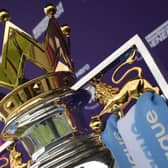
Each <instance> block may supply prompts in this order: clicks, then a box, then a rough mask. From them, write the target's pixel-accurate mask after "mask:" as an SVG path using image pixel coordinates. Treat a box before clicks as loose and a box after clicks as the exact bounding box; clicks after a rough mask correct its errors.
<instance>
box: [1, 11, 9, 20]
mask: <svg viewBox="0 0 168 168" xmlns="http://www.w3.org/2000/svg"><path fill="white" fill-rule="evenodd" d="M8 20H10V15H9V12H8V11H7V10H6V9H2V10H0V22H6V21H8Z"/></svg>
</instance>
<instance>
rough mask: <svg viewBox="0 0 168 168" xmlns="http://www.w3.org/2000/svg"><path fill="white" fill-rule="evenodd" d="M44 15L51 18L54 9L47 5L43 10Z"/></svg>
mask: <svg viewBox="0 0 168 168" xmlns="http://www.w3.org/2000/svg"><path fill="white" fill-rule="evenodd" d="M44 13H45V14H46V15H47V16H48V17H50V18H52V17H54V15H55V13H56V7H55V6H54V5H53V4H48V5H46V7H45V8H44Z"/></svg>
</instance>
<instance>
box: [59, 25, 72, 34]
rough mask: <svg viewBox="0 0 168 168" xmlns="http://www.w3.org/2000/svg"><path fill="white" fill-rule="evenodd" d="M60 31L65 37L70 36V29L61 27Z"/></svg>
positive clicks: (66, 26)
mask: <svg viewBox="0 0 168 168" xmlns="http://www.w3.org/2000/svg"><path fill="white" fill-rule="evenodd" d="M61 30H62V32H63V34H64V35H65V36H70V33H71V28H70V26H68V25H62V26H61Z"/></svg>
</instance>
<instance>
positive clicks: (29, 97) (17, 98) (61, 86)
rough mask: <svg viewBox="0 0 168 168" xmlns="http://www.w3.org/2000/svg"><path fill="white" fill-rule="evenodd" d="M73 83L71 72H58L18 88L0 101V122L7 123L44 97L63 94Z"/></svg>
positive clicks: (73, 78) (73, 77) (73, 76)
mask: <svg viewBox="0 0 168 168" xmlns="http://www.w3.org/2000/svg"><path fill="white" fill-rule="evenodd" d="M74 81H75V75H74V74H73V73H72V72H67V71H59V72H54V73H48V74H45V75H43V76H40V77H38V78H35V79H33V80H31V81H28V82H26V83H24V84H22V85H20V86H18V87H17V88H16V89H14V90H13V91H12V92H10V93H9V94H7V95H6V96H5V97H4V98H3V99H2V100H1V101H0V117H1V120H2V121H3V122H7V121H9V120H10V119H11V118H12V117H14V116H16V115H18V114H20V113H22V112H23V111H24V110H25V109H26V108H28V107H29V108H30V107H32V106H34V105H35V104H37V103H39V102H41V101H42V100H43V98H44V97H45V96H46V95H49V94H51V93H53V92H58V93H62V92H64V91H65V90H67V89H68V88H69V87H70V86H71V85H72V84H73V83H74Z"/></svg>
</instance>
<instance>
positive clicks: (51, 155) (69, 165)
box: [30, 134, 114, 168]
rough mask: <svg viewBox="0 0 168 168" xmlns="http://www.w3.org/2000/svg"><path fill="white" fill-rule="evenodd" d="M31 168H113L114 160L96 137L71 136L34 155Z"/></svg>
mask: <svg viewBox="0 0 168 168" xmlns="http://www.w3.org/2000/svg"><path fill="white" fill-rule="evenodd" d="M32 158H33V160H34V163H33V165H32V166H31V167H30V168H55V167H56V168H81V167H82V168H85V167H87V168H89V167H90V168H91V167H95V166H97V167H101V168H112V167H113V163H114V160H113V159H112V157H111V154H110V152H109V151H108V150H107V149H105V148H104V147H103V146H102V144H101V143H100V142H98V137H96V136H86V135H85V136H74V135H73V134H69V135H67V136H66V137H63V138H61V139H59V140H57V141H55V142H53V143H51V144H49V145H47V146H46V147H44V148H41V149H40V150H39V151H37V152H36V153H34V154H33V156H32Z"/></svg>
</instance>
